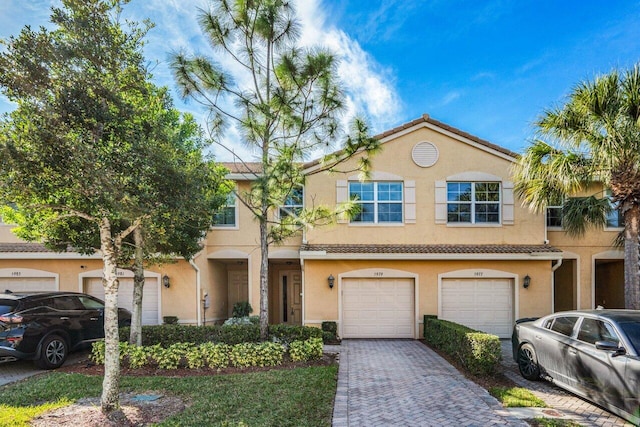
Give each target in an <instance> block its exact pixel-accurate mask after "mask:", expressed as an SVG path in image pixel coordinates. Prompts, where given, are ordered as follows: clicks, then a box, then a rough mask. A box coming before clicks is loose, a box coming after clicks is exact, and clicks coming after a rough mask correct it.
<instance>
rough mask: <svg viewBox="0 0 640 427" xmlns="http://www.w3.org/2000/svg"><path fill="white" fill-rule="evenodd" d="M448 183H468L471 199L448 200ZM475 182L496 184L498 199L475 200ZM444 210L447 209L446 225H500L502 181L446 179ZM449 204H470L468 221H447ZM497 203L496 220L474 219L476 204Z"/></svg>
mask: <svg viewBox="0 0 640 427" xmlns="http://www.w3.org/2000/svg"><path fill="white" fill-rule="evenodd" d="M449 184H469V185H470V186H471V200H469V201H456V200H449ZM477 184H497V185H498V191H497V194H498V200H497V201H478V200H476V185H477ZM445 191H446V210H447V225H451V226H461V225H462V226H464V225H473V226H479V227H482V226H496V225H501V224H502V208H503V200H502V198H503V196H502V191H503V183H502V182H501V181H447V183H446V188H445ZM450 204H456V205H461V204H462V205H470V206H471V211H470V221H469V222H463V221H449V205H450ZM495 204H497V205H498V210H497V214H498V220H497V221H495V222H477V221H476V206H477V205H495Z"/></svg>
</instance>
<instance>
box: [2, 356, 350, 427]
mask: <svg viewBox="0 0 640 427" xmlns="http://www.w3.org/2000/svg"><path fill="white" fill-rule="evenodd" d="M337 370H338V368H337V366H314V367H309V368H296V369H283V370H272V371H267V372H255V373H247V374H232V375H215V376H200V377H196V376H194V377H185V378H169V377H162V376H157V377H122V378H121V381H120V389H121V391H123V392H128V391H132V392H140V393H144V392H147V391H149V390H154V391H162V392H164V393H166V394H171V395H174V396H179V397H181V398H183V399H185V400H188V401H190V402H191V406H190V407H188V408H187V409H185V410H184V412H182V413H181V414H179V415H177V416H174V417H172V418H169V419H167V420H165V422H164V423H163V424H161V425H180V426H204V425H206V426H217V425H222V426H229V425H232V426H236V425H243V424H244V425H247V426H258V425H259V426H330V425H331V414H332V410H333V398H334V395H335V390H336V383H337ZM101 390H102V377H101V376H86V375H81V374H64V373H57V372H52V373H50V374H48V375H44V376H39V377H35V378H31V379H28V380H26V381H23V382H20V383H18V384H14V385H8V386H5V387H2V388H0V409H1V410H0V426H5V425H7V426H8V425H16V422H15V421H16V420H15V419H14V418H12V417H11V414H12V413H13V414H16V413H24V412H25V407H29V406H36V408H35V411H34V410H33V409H30V412H38V410H37V406H38V405H42V404H47V403H55V402H63V403H64V402H68V401H73V400H76V399H79V398H82V397H95V396H99V395H100V393H101ZM5 416H7V417H9V418H8V419H6V418H5V419H3V417H5ZM31 416H35V413H34V415H31ZM25 425H26V424H25Z"/></svg>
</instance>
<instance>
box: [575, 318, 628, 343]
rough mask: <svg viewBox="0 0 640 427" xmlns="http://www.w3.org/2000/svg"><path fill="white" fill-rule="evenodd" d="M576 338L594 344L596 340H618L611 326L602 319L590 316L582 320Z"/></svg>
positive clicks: (616, 341) (615, 341)
mask: <svg viewBox="0 0 640 427" xmlns="http://www.w3.org/2000/svg"><path fill="white" fill-rule="evenodd" d="M578 339H579V340H580V341H584V342H587V343H589V344H595V343H596V341H609V342H614V343H618V342H620V339H619V338H618V335H617V334H616V333H615V331H614V330H613V326H611V325H610V324H608V323H606V322H603V321H602V320H598V319H590V318H585V319H584V320H582V324H581V325H580V332H578Z"/></svg>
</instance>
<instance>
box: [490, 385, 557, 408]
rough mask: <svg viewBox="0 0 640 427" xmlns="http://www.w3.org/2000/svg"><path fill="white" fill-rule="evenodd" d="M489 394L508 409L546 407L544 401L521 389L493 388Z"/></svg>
mask: <svg viewBox="0 0 640 427" xmlns="http://www.w3.org/2000/svg"><path fill="white" fill-rule="evenodd" d="M489 393H490V394H491V395H492V396H493V397H495V398H496V399H498V400H499V401H500V402H501V403H502V404H503V405H504V406H505V407H507V408H517V407H538V408H544V407H546V406H547V405H546V403H544V401H543V400H542V399H539V398H538V397H536V396H535V395H534V394H533V393H531V391H529V390H527V389H526V388H521V387H491V388H490V389H489Z"/></svg>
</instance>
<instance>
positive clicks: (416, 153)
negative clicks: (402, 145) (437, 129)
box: [411, 142, 438, 168]
mask: <svg viewBox="0 0 640 427" xmlns="http://www.w3.org/2000/svg"><path fill="white" fill-rule="evenodd" d="M411 158H412V159H413V162H414V163H415V164H416V165H418V166H420V167H422V168H429V167H431V166H433V165H435V164H436V162H437V161H438V149H437V148H436V146H435V145H433V144H432V143H430V142H419V143H417V144H416V146H415V147H413V151H411Z"/></svg>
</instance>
